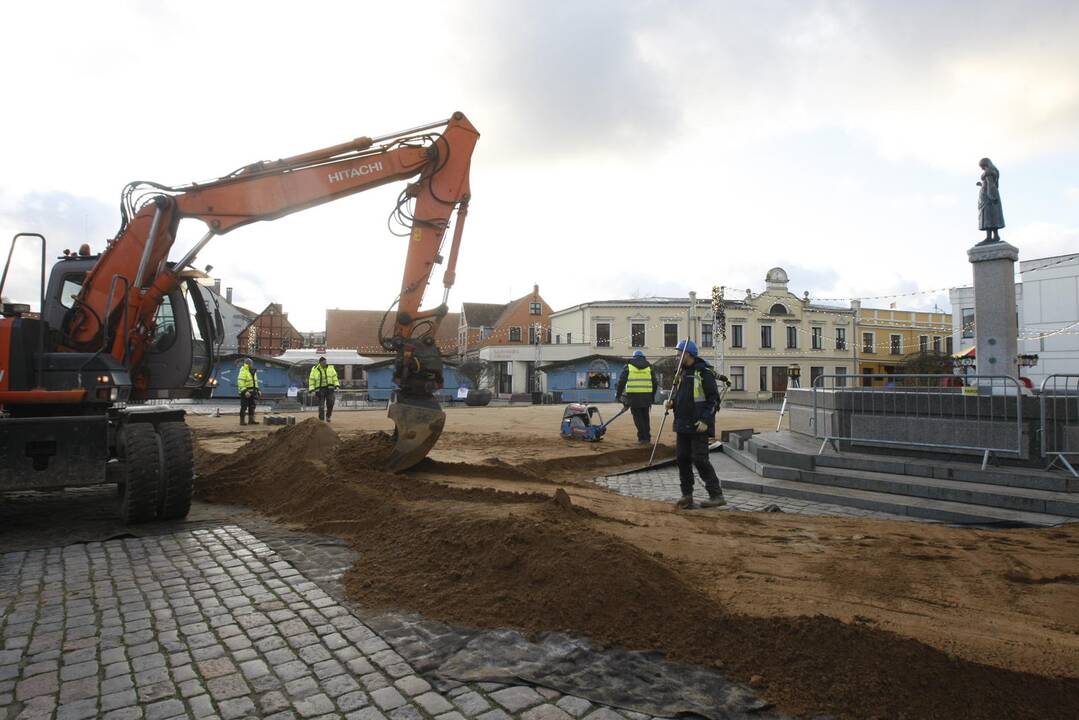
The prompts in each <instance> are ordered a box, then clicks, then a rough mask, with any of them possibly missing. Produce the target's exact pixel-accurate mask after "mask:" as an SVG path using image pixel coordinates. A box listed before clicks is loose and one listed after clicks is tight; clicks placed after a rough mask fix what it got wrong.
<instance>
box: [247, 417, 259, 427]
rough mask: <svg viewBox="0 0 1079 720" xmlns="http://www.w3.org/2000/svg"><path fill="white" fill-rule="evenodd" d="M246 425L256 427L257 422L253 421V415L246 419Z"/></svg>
mask: <svg viewBox="0 0 1079 720" xmlns="http://www.w3.org/2000/svg"><path fill="white" fill-rule="evenodd" d="M247 424H248V425H258V424H259V421H258V420H256V419H255V416H254V415H251V416H250V417H248V418H247Z"/></svg>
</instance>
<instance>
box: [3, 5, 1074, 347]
mask: <svg viewBox="0 0 1079 720" xmlns="http://www.w3.org/2000/svg"><path fill="white" fill-rule="evenodd" d="M0 67H3V68H4V70H3V72H2V73H0V85H2V87H3V97H4V99H5V102H4V103H3V107H4V113H3V119H2V120H0V123H2V125H3V132H0V162H2V165H0V167H2V172H0V235H2V236H3V238H4V242H5V243H6V238H8V237H10V236H11V235H12V234H13V233H14V232H16V231H19V230H26V231H37V232H42V233H44V234H45V235H46V236H47V237H48V238H49V242H50V248H49V251H50V256H52V255H55V254H57V253H58V252H59V251H61V250H63V248H65V247H71V248H74V247H76V246H77V245H78V244H79V243H81V242H84V241H86V242H90V243H91V245H92V246H94V247H95V248H96V249H100V248H101V247H102V246H103V244H104V241H105V239H106V238H107V237H111V236H112V235H113V234H114V233H115V232H116V228H117V226H118V223H119V211H118V207H119V193H120V190H121V188H122V187H123V185H124V184H125V183H127V182H128V181H130V180H135V179H144V180H155V181H159V182H163V183H167V184H180V183H184V182H188V181H192V180H205V179H209V178H212V177H215V176H218V175H221V174H224V173H226V172H229V171H231V170H232V169H234V168H236V167H238V166H240V165H244V164H247V163H250V162H253V161H256V160H260V159H271V158H277V157H282V156H286V155H291V154H295V153H300V152H304V151H306V150H311V149H315V148H319V147H323V146H326V145H330V144H334V143H338V142H341V141H344V140H347V139H351V138H353V137H356V136H359V135H376V134H383V133H386V132H389V131H392V130H398V129H403V128H407V127H411V126H414V125H417V124H420V123H423V122H426V121H430V120H434V119H438V118H444V117H447V116H448V115H449V114H450V113H451V112H452V111H454V110H461V111H463V112H465V113H466V114H467V115H468V116H469V118H470V119H471V120H472V122H473V123H474V124H475V125H476V127H477V128H478V129H479V131H480V133H481V134H482V137H481V139H480V141H479V145H478V146H477V149H476V153H475V155H474V157H473V164H472V191H473V200H472V204H471V212H470V214H469V219H468V226H467V228H466V233H465V239H464V244H463V248H462V251H461V258H460V265H459V268H458V282H457V286H456V287H455V289H454V292H453V294H452V295H451V306H452V309H454V310H457V309H458V308H459V306H460V303H461V302H462V301H474V302H506V301H508V300H509V299H511V298H513V297H516V296H520V295H523V294H525V293H526V292H527V291H529V290H530V289H531V286H532V284H533V283H538V284H539V285H540V288H541V292H542V294H543V295H544V297H545V298H546V299H547V301H548V302H549V303H550V304H551V305H553V306H554V307H555V308H562V307H566V306H568V305H572V304H574V303H578V302H583V301H587V300H593V299H609V298H614V297H624V296H630V295H635V294H636V295H684V294H685V293H686V292H688V291H689V290H697V291H698V292H699V293H701V294H702V295H704V296H707V295H708V294H709V292H710V289H711V287H712V285H716V284H722V285H727V286H732V287H735V288H739V289H745V288H753V289H754V290H759V289H762V288H763V278H764V273H765V272H766V270H767V269H768V268H770V267H773V266H776V265H779V266H782V267H784V268H786V269H787V271H788V273H789V274H790V276H791V289H792V290H794V291H795V292H797V293H798V294H799V295H800V294H801V293H802V291H803V290H808V291H809V292H810V293H811V295H812V296H814V297H819V298H832V297H843V298H846V297H851V296H866V295H882V294H886V293H904V292H911V291H917V290H932V289H936V288H947V287H949V286H954V285H961V284H969V283H970V278H971V275H970V266H969V264H968V263H967V260H966V254H965V251H966V249H967V248H968V247H970V246H971V245H972V244H974V243H975V242H977V241H978V240H979V239H980V237H981V235H982V234H981V233H980V232H979V231H978V229H977V227H978V225H977V210H976V202H977V188H976V186H975V182H976V181H977V180H978V176H979V170H978V167H977V163H978V159H979V158H981V157H983V156H989V157H991V158H992V159H993V161H994V162H995V163H996V165H997V166H998V167H999V168H1000V171H1001V195H1002V198H1003V203H1004V215H1005V220H1006V221H1007V228H1006V229H1005V230H1003V231H1002V232H1001V236H1002V237H1003V238H1004V239H1005V240H1008V241H1009V242H1011V243H1013V244H1015V245H1017V246H1018V247H1019V249H1020V254H1021V258H1022V259H1029V258H1035V257H1043V256H1047V255H1053V254H1061V253H1066V252H1074V251H1076V250H1077V249H1079V172H1077V168H1079V162H1077V161H1079V72H1077V71H1076V68H1079V3H1075V2H1073V1H1072V2H1058V3H1048V2H1043V3H1038V2H1023V3H1018V2H992V1H983V2H976V3H975V2H971V3H960V2H947V3H940V2H920V3H919V2H906V3H894V2H879V3H847V2H809V1H807V0H793V1H792V2H754V3H745V2H729V3H727V2H714V1H713V2H705V1H703V0H702V1H700V2H693V1H686V0H683V1H681V2H631V1H629V0H609V1H602V2H588V1H586V0H573V1H567V2H559V1H555V0H544V1H542V2H540V1H537V2H512V1H510V0H491V1H489V2H420V1H417V0H412V2H408V3H397V2H372V1H369V2H342V3H321V2H307V3H297V2H288V3H277V2H265V1H263V2H250V3H245V2H220V1H218V2H195V1H192V0H186V1H185V2H167V3H153V2H144V3H142V2H108V3H89V2H71V3H55V2H47V1H45V0H38V2H34V3H14V2H9V3H4V4H3V6H2V7H0ZM400 189H401V187H400V186H389V187H386V188H381V189H378V190H374V191H370V192H366V193H361V194H359V195H356V196H353V197H351V198H348V199H345V200H341V201H338V202H335V203H331V204H329V205H327V206H323V207H321V208H317V209H314V210H310V211H307V212H303V213H299V214H296V215H293V216H291V217H289V218H286V219H282V220H279V221H276V222H273V223H260V224H256V225H252V226H249V227H246V228H242V229H240V230H237V231H235V232H233V233H231V234H228V235H225V236H223V237H221V238H217V239H215V240H214V242H213V243H211V245H210V246H209V247H208V248H207V249H206V250H205V251H204V252H203V253H202V254H201V255H200V256H199V259H198V262H197V265H198V266H199V267H200V268H201V267H203V266H204V265H206V264H212V265H213V266H214V270H213V275H214V276H218V277H221V278H222V281H223V283H224V285H226V286H233V287H234V288H235V293H236V300H237V302H238V303H240V304H242V305H244V306H247V307H249V308H252V309H256V310H261V309H262V308H263V307H264V306H265V304H266V303H267V302H270V301H274V302H280V303H283V304H284V306H285V309H286V311H288V312H289V313H290V318H291V319H292V320H293V321H294V324H296V325H297V326H298V328H299V329H301V330H317V329H322V328H323V327H324V313H325V309H326V308H328V307H329V308H333V307H341V308H366V309H381V308H384V307H386V306H387V305H388V304H389V303H390V301H391V300H392V299H393V298H394V296H395V295H396V293H397V291H398V290H399V286H400V275H401V271H402V265H403V259H404V243H403V241H402V239H401V238H398V237H395V236H393V235H391V234H389V232H388V231H387V229H386V222H385V220H386V216H387V214H388V213H389V211H390V210H391V208H392V205H393V201H394V199H395V198H396V195H397V193H398V192H399V191H400ZM200 234H201V230H200V228H197V227H195V228H185V229H184V231H183V233H182V235H181V239H180V241H179V242H178V243H177V245H176V247H174V249H173V252H172V255H171V257H173V258H174V259H176V258H178V257H179V256H180V255H181V254H182V252H183V250H184V249H186V246H187V245H189V244H190V243H191V242H193V240H194V239H195V238H196V237H197V236H198V235H200ZM24 254H25V257H24V256H22V255H20V257H19V258H18V259H17V263H16V265H15V269H14V270H13V273H14V275H13V277H12V279H11V280H9V282H14V285H13V286H12V292H11V293H9V294H12V295H15V296H16V297H19V298H27V296H33V295H34V294H35V293H36V286H35V285H34V277H35V276H34V270H33V268H34V264H33V259H32V253H30V252H29V251H28V250H27V251H25V252H24ZM436 282H437V285H436V287H435V288H432V290H431V291H430V293H429V295H428V297H429V299H430V301H431V302H430V303H428V304H433V303H436V302H437V301H438V298H439V297H440V295H441V293H440V292H439V289H440V287H441V283H440V281H436ZM888 302H889V300H887V299H885V300H881V301H874V302H873V303H867V304H877V305H880V306H883V307H887V303H888ZM897 302H898V303H899V305H900V307H904V306H919V307H932V305H933V303H934V302H937V303H940V304H941V306H946V305H947V292H946V291H945V292H942V293H938V294H936V295H933V294H926V295H919V296H915V297H912V298H898V299H897Z"/></svg>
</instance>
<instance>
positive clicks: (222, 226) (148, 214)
mask: <svg viewBox="0 0 1079 720" xmlns="http://www.w3.org/2000/svg"><path fill="white" fill-rule="evenodd" d="M478 138H479V133H478V132H477V131H476V129H475V127H473V126H472V124H471V123H470V122H469V121H468V119H467V118H466V117H465V116H464V115H463V114H462V113H459V112H458V113H454V114H453V115H452V117H450V118H449V119H447V120H445V121H440V122H436V123H430V124H427V125H423V126H419V127H416V128H411V129H409V130H405V131H402V132H397V133H391V134H388V135H383V136H380V137H376V138H369V137H361V138H357V139H355V140H352V141H349V142H346V143H341V144H339V145H334V146H331V147H327V148H322V149H319V150H314V151H310V152H305V153H302V154H299V155H294V156H292V157H288V158H283V159H280V160H274V161H263V162H258V163H254V164H251V165H246V166H244V167H242V168H239V169H237V170H235V171H234V172H232V173H229V174H228V175H225V176H223V177H220V178H217V179H214V180H211V181H209V182H204V183H192V184H189V185H183V186H166V185H161V184H158V183H149V182H135V183H131V184H129V185H128V186H127V187H126V188H125V190H124V193H123V196H122V202H121V215H122V222H121V227H120V230H119V231H118V233H117V235H116V237H115V238H114V239H113V240H111V241H110V242H109V243H108V246H107V247H106V249H105V250H104V252H103V253H102V254H101V255H100V257H99V258H97V259H96V262H94V263H93V265H92V267H90V268H89V270H88V271H87V272H86V273H85V277H84V278H82V279H81V281H78V282H77V283H76V284H78V285H81V287H80V288H79V290H78V293H77V295H75V297H74V299H73V301H72V302H71V304H70V309H68V310H66V311H65V310H62V309H58V312H59V315H56V317H62V321H61V322H59V323H56V324H57V325H59V327H55V325H54V326H53V327H52V329H51V331H50V332H51V333H52V335H51V337H54V338H55V342H54V343H53V344H52V345H51V346H50V348H49V350H50V352H51V353H69V354H71V353H74V354H80V353H81V354H91V355H93V357H94V358H97V360H95V362H97V363H98V364H100V362H102V361H103V359H104V358H105V357H106V356H107V357H108V358H110V362H111V363H112V364H113V365H114V366H116V367H120V368H123V369H125V370H126V371H127V372H128V373H129V374H130V381H129V382H130V396H131V398H132V399H136V400H137V399H143V398H147V397H150V396H152V395H153V394H154V393H155V392H160V391H161V389H162V383H163V382H165V380H164V379H163V375H162V373H161V371H159V370H156V369H155V368H156V367H157V366H155V365H154V363H153V362H150V361H149V360H150V358H151V356H153V355H154V353H157V352H158V351H159V346H160V344H161V343H160V342H159V339H160V338H159V335H160V333H159V332H158V331H159V329H160V328H158V322H157V314H158V311H159V308H161V306H162V303H164V302H166V301H167V300H169V299H170V298H173V297H176V296H177V294H178V293H179V291H180V289H181V287H182V286H183V285H184V283H185V282H186V281H185V278H184V273H185V269H186V268H188V267H191V266H192V263H193V262H194V260H195V257H196V256H197V254H198V253H199V252H200V251H201V250H202V248H203V247H204V246H205V245H206V244H207V243H208V242H209V241H210V240H211V239H213V238H214V237H216V236H218V235H224V234H226V233H229V232H231V231H233V230H235V229H237V228H240V227H243V226H244V225H249V224H251V223H254V222H258V221H269V220H276V219H277V218H280V217H284V216H285V215H289V214H292V213H295V212H299V211H301V210H306V209H308V208H311V207H315V206H317V205H321V204H324V203H328V202H332V201H333V200H337V199H340V198H344V197H347V196H350V195H354V194H356V193H359V192H363V191H364V190H369V189H371V188H375V187H378V186H381V185H386V184H388V183H393V182H398V181H407V183H408V184H407V185H406V186H405V189H404V190H403V191H402V193H401V194H400V196H399V198H398V201H397V206H396V208H395V210H394V215H393V217H395V218H396V219H397V220H398V221H399V223H400V224H401V225H402V226H403V232H402V233H401V235H402V236H403V237H407V251H406V258H405V267H404V272H403V275H402V279H401V291H400V295H399V297H398V299H397V300H396V301H395V306H396V312H395V313H393V312H391V313H388V317H392V320H393V321H392V323H390V322H389V321H387V322H386V323H385V324H386V327H384V328H382V330H381V332H380V342H381V343H382V345H383V346H384V347H385V348H386V349H387V350H391V351H393V352H394V354H395V359H396V363H395V373H394V378H395V381H396V383H397V385H398V387H399V391H398V393H397V396H396V402H395V403H394V404H393V405H392V406H391V408H390V413H389V415H390V417H391V418H392V419H393V420H394V422H395V425H396V428H397V438H398V445H397V448H396V450H395V452H394V455H393V457H392V458H391V461H390V466H391V469H393V470H402V469H405V468H408V467H411V466H412V465H414V464H415V463H416V462H418V461H419V460H421V459H422V458H423V457H425V456H426V454H427V452H428V451H429V450H430V448H431V447H432V446H433V445H434V443H435V442H436V441H437V439H438V436H439V434H440V433H441V431H442V427H443V424H444V422H445V415H444V413H443V412H442V410H441V408H440V407H439V404H438V402H437V400H436V399H435V397H434V393H435V391H436V390H437V389H439V388H440V387H442V359H441V356H440V353H439V349H438V347H437V345H436V343H435V336H436V333H437V331H438V328H439V325H440V323H441V322H442V319H443V318H444V317H445V315H446V313H447V310H448V308H447V306H446V300H447V298H448V293H449V289H450V288H451V287H452V285H453V283H454V280H455V266H456V262H457V256H458V250H459V247H460V242H461V234H462V230H463V226H464V220H465V217H466V215H467V208H468V202H469V199H470V197H471V189H470V187H469V169H470V165H471V158H472V152H473V149H474V147H475V144H476V141H477V140H478ZM455 213H456V220H455V222H454V223H453V233H452V237H451V246H450V248H449V254H448V262H447V263H446V264H445V269H444V272H443V276H442V284H443V287H444V294H443V296H442V300H441V303H440V304H439V305H437V306H436V307H434V308H430V309H426V310H425V309H422V308H421V305H422V303H423V298H424V293H425V291H426V289H427V286H428V284H429V283H430V281H431V275H432V273H433V272H434V269H435V266H436V265H439V264H443V262H444V257H443V255H442V251H443V244H444V241H445V239H446V237H445V236H446V233H447V231H448V229H449V228H450V225H451V220H453V219H454V218H453V216H454V214H455ZM186 218H193V219H197V220H200V221H202V222H203V223H204V224H205V225H206V233H205V235H203V237H202V238H201V239H200V240H199V241H198V242H197V243H195V245H194V246H193V247H191V248H190V249H189V250H188V251H187V252H186V254H184V256H183V257H182V258H180V259H179V260H176V261H173V262H170V261H169V259H168V258H169V254H170V251H171V250H172V247H173V244H174V242H175V239H176V236H177V231H178V228H179V223H180V221H181V220H183V219H186ZM64 307H65V308H66V307H68V304H67V303H66V302H65V304H64ZM391 307H392V306H391ZM44 310H45V308H44V307H43V316H44V315H46V313H44ZM199 323H200V324H201V325H202V326H204V327H206V328H208V329H209V328H210V325H212V323H210V322H209V321H208V320H206V319H204V318H202V319H200V320H199ZM199 379H200V381H201V382H205V381H206V380H207V379H208V373H206V374H205V377H203V376H202V375H201V374H199ZM39 384H40V383H39ZM39 389H43V388H39ZM67 389H68V388H53V390H67ZM70 389H71V390H75V389H76V388H70ZM6 392H7V391H6V390H5V388H3V387H0V407H3V406H5V405H10V404H12V403H14V402H16V400H18V402H22V403H24V404H26V403H29V404H31V405H32V404H33V399H32V398H29V399H28V396H26V395H25V394H23V395H20V396H18V398H16V396H14V395H6V394H5V393H6ZM51 397H52V398H53V399H55V398H56V397H58V396H56V395H53V396H51ZM80 397H81V396H80ZM40 400H41V402H45V396H44V395H42V396H41V398H40Z"/></svg>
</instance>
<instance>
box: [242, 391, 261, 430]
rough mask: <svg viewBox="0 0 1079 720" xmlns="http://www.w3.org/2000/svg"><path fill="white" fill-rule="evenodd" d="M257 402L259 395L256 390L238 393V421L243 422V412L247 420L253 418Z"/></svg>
mask: <svg viewBox="0 0 1079 720" xmlns="http://www.w3.org/2000/svg"><path fill="white" fill-rule="evenodd" d="M258 402H259V396H258V393H256V392H252V391H250V390H245V391H244V392H243V393H241V394H240V422H243V420H244V415H245V414H246V415H247V420H248V421H249V422H250V421H253V420H254V419H255V406H256V405H258Z"/></svg>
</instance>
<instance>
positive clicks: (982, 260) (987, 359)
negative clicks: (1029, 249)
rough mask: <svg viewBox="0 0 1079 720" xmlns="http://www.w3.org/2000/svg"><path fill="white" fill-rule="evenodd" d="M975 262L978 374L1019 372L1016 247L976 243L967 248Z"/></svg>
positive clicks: (1012, 373)
mask: <svg viewBox="0 0 1079 720" xmlns="http://www.w3.org/2000/svg"><path fill="white" fill-rule="evenodd" d="M967 257H968V258H969V259H970V262H971V264H972V265H973V266H974V337H975V341H976V345H977V348H976V350H975V352H976V353H977V355H976V358H975V360H976V362H977V369H978V374H979V375H1007V376H1009V377H1016V376H1017V375H1018V374H1019V367H1018V364H1017V362H1018V361H1017V358H1018V355H1019V341H1018V328H1017V325H1016V323H1017V322H1018V317H1017V315H1016V306H1015V261H1016V260H1018V259H1019V250H1018V248H1016V247H1015V246H1014V245H1009V244H1008V243H1006V242H1003V241H1001V242H994V243H986V244H984V245H982V244H978V245H975V246H974V247H972V248H971V249H970V250H968V251H967Z"/></svg>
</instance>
